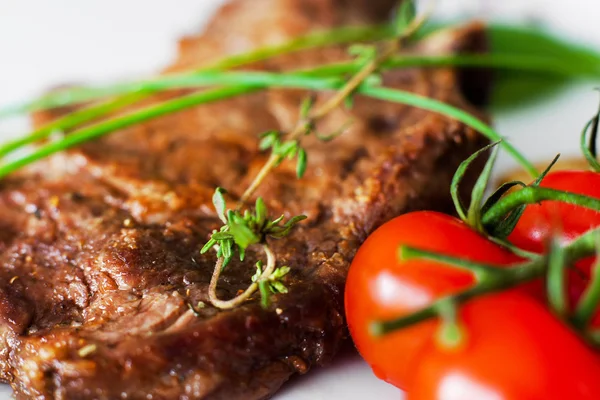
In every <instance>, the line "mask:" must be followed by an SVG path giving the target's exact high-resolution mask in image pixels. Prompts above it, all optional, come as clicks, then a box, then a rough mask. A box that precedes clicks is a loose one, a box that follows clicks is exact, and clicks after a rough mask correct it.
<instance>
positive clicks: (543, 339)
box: [407, 290, 600, 400]
mask: <svg viewBox="0 0 600 400" xmlns="http://www.w3.org/2000/svg"><path fill="white" fill-rule="evenodd" d="M458 321H459V322H460V324H461V326H462V327H463V331H464V338H463V342H462V343H461V344H459V345H458V346H457V347H456V348H444V347H443V346H442V345H440V344H439V343H437V342H436V340H435V339H432V340H430V341H429V343H428V344H427V346H426V347H425V348H424V350H423V352H421V353H420V355H419V356H420V358H419V360H420V361H419V364H418V366H417V367H416V369H415V372H414V375H413V376H412V377H411V379H410V382H411V384H410V386H409V388H408V396H407V400H541V399H544V400H566V399H577V400H585V399H590V400H591V399H600V379H598V377H599V376H600V361H599V359H598V357H597V356H596V355H595V354H594V353H593V351H592V350H590V349H589V348H588V347H587V346H586V344H585V343H584V342H583V341H582V340H581V339H580V338H579V337H578V336H577V335H576V334H575V333H574V332H573V331H571V330H570V329H569V328H568V327H567V326H566V325H564V324H563V323H562V322H560V321H559V320H558V319H557V318H555V317H554V316H553V315H552V314H551V313H550V312H549V311H548V310H547V309H546V307H544V306H543V305H542V304H541V303H540V302H538V301H534V300H533V299H532V298H531V297H529V296H525V295H523V294H522V293H518V292H516V291H514V290H511V291H508V292H503V293H499V294H491V295H486V296H483V297H479V298H476V299H473V300H471V301H470V302H468V303H466V304H464V305H463V306H462V307H461V309H460V311H459V319H458Z"/></svg>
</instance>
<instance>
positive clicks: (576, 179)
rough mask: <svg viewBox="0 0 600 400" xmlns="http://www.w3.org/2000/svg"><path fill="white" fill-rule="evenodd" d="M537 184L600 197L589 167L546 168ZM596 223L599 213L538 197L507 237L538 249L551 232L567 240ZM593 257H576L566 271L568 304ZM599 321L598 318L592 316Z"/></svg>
mask: <svg viewBox="0 0 600 400" xmlns="http://www.w3.org/2000/svg"><path fill="white" fill-rule="evenodd" d="M540 186H541V187H547V188H551V189H557V190H564V191H567V192H572V193H577V194H583V195H587V196H590V197H594V198H600V173H597V172H592V171H557V172H550V173H549V174H548V175H546V177H544V179H543V180H542V182H541V184H540ZM599 226H600V213H599V212H596V211H594V210H590V209H587V208H584V207H580V206H576V205H571V204H566V203H561V202H558V201H550V200H547V201H542V202H541V203H540V204H532V205H528V206H527V207H526V208H525V212H524V213H523V215H522V216H521V218H520V219H519V222H518V223H517V225H516V226H515V229H514V230H513V232H512V233H511V234H510V235H509V237H508V240H509V241H510V242H511V243H513V244H515V245H516V246H518V247H521V248H523V249H525V250H529V251H533V252H537V253H542V252H543V251H544V248H545V245H546V242H547V240H548V238H549V237H550V236H551V235H559V237H560V240H561V242H563V243H568V242H570V241H572V240H573V239H575V238H576V237H577V236H579V235H581V234H582V233H584V232H587V231H589V230H590V229H593V228H597V227H599ZM593 263H594V258H593V257H592V258H587V259H584V260H581V261H579V262H578V263H577V264H576V266H577V268H578V270H579V272H577V271H572V272H570V273H569V274H568V281H569V297H570V301H571V305H573V304H575V302H576V301H577V300H578V299H579V298H580V297H581V293H582V292H583V290H584V289H585V287H586V286H587V283H588V281H589V278H590V274H591V268H592V265H593ZM594 321H595V322H594V325H595V326H598V325H600V318H599V317H598V316H597V317H596V318H595V319H594Z"/></svg>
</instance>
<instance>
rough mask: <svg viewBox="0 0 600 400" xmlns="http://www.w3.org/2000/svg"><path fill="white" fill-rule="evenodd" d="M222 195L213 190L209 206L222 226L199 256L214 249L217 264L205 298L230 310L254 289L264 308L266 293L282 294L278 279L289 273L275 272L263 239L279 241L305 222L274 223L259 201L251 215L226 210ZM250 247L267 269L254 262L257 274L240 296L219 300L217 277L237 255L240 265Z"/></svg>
mask: <svg viewBox="0 0 600 400" xmlns="http://www.w3.org/2000/svg"><path fill="white" fill-rule="evenodd" d="M225 193H226V192H225V191H224V190H223V189H221V188H217V190H216V191H215V194H214V196H213V204H214V206H215V209H216V211H217V215H218V217H219V219H221V221H222V222H223V226H222V227H221V228H220V229H219V230H215V231H213V233H212V235H211V237H210V239H209V240H208V242H206V244H205V245H204V247H203V248H202V249H201V250H200V253H201V254H204V253H206V252H207V251H209V250H210V249H212V248H214V249H215V250H216V251H217V263H216V265H215V269H214V271H213V276H212V278H211V282H210V285H209V291H208V297H209V299H210V302H211V303H212V304H213V305H214V306H215V307H218V308H222V309H230V308H234V307H236V306H238V305H240V304H242V303H243V302H244V301H246V300H247V299H248V298H249V297H250V296H252V294H254V292H255V291H256V290H257V289H260V293H261V298H262V302H261V303H262V305H263V306H265V307H266V306H268V296H269V294H270V293H284V292H285V286H283V284H282V283H281V282H280V280H281V278H282V277H283V276H285V275H286V274H287V273H288V272H289V268H287V267H281V268H276V262H277V258H276V256H275V254H274V253H273V251H272V250H271V249H270V247H269V245H268V243H267V238H268V237H271V238H274V239H279V238H282V237H285V236H286V235H287V234H288V233H289V232H290V231H291V230H292V228H293V227H294V226H295V225H296V224H297V223H298V222H300V221H302V220H304V219H306V216H305V215H298V216H295V217H292V218H290V219H288V220H287V221H285V222H284V216H283V215H281V216H280V217H278V218H276V219H271V218H269V212H268V210H267V206H266V204H265V202H264V201H263V199H262V198H260V197H259V198H257V199H256V204H255V207H254V212H251V211H250V210H245V211H244V212H243V213H242V212H241V211H240V210H226V202H225V197H224V194H225ZM252 245H261V246H262V249H263V251H264V252H265V254H266V256H267V265H266V267H265V268H264V269H263V264H262V262H260V261H259V262H258V263H257V265H256V267H257V273H256V274H255V275H254V276H253V277H252V284H251V285H250V286H249V287H248V288H247V289H246V290H245V291H244V292H243V293H241V294H240V295H238V296H236V297H234V298H232V299H230V300H221V299H219V297H218V296H217V283H218V281H219V278H220V276H221V273H222V272H223V270H224V269H225V267H227V265H228V264H229V262H230V261H231V259H232V258H233V256H234V255H235V254H236V253H237V254H238V255H239V259H240V261H244V259H245V256H246V249H247V248H248V247H250V246H252Z"/></svg>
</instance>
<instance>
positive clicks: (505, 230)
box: [480, 154, 560, 239]
mask: <svg viewBox="0 0 600 400" xmlns="http://www.w3.org/2000/svg"><path fill="white" fill-rule="evenodd" d="M559 157H560V154H557V155H556V157H554V159H553V160H552V162H551V163H550V164H548V166H547V167H546V169H545V170H544V171H542V173H541V174H540V176H538V177H537V178H536V180H535V181H533V183H532V184H531V185H530V187H538V186H539V185H540V183H541V182H542V179H544V178H545V177H546V175H547V174H548V173H549V172H550V170H551V169H552V167H553V166H554V165H555V164H556V162H557V161H558V159H559ZM515 185H521V186H522V187H527V185H525V184H524V183H523V182H519V181H515V182H509V183H508V184H505V185H502V186H501V187H500V188H499V189H498V190H497V191H496V192H495V193H494V194H493V195H492V196H490V197H489V198H488V200H487V201H486V202H485V204H484V205H483V207H482V208H481V214H480V216H481V215H484V214H486V213H487V212H488V210H489V209H490V208H492V206H494V204H496V203H498V201H500V198H501V197H502V196H503V195H504V194H505V193H507V192H508V190H509V189H510V188H511V187H513V186H515ZM524 212H525V204H523V205H521V206H519V207H517V208H515V209H513V210H511V211H509V212H508V214H507V215H506V216H505V217H504V218H503V219H502V220H500V221H499V222H497V223H495V224H484V228H485V229H486V231H487V232H488V233H489V234H490V235H492V236H494V237H497V238H500V239H504V238H506V237H508V235H510V234H511V233H512V231H513V230H514V229H515V226H517V223H518V222H519V219H520V218H521V216H522V215H523V213H524Z"/></svg>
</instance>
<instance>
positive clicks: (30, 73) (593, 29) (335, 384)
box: [0, 0, 600, 400]
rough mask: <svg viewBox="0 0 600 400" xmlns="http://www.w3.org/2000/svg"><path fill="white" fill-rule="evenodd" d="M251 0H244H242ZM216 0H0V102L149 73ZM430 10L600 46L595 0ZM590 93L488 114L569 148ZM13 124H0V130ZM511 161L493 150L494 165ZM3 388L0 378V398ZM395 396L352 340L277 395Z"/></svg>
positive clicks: (538, 151) (539, 145)
mask: <svg viewBox="0 0 600 400" xmlns="http://www.w3.org/2000/svg"><path fill="white" fill-rule="evenodd" d="M246 1H251V0H246ZM220 3H222V0H177V2H172V1H169V0H128V1H122V0H87V1H81V0H54V1H52V2H50V1H47V0H0V105H2V104H6V103H12V102H14V101H15V100H22V99H27V98H29V97H31V96H33V95H35V94H37V93H39V92H40V91H42V90H43V89H45V88H48V87H50V86H52V85H53V84H56V83H64V82H90V81H106V80H111V79H115V78H121V77H124V76H125V77H127V76H135V74H140V73H142V74H143V73H150V72H152V71H155V70H156V69H158V68H160V67H161V66H162V65H166V64H167V63H168V61H169V60H170V59H172V58H173V56H174V51H175V45H174V44H175V41H176V39H177V38H178V37H180V36H181V35H182V34H184V33H186V32H194V31H196V30H198V29H199V28H200V24H201V23H202V21H204V20H206V18H208V17H209V16H210V14H211V12H212V11H213V10H214V9H215V8H216V7H217V6H218V5H219V4H220ZM438 4H439V6H438V7H439V8H438V12H439V13H441V14H443V15H445V16H447V15H448V14H449V13H463V14H465V13H466V14H471V15H474V14H481V13H484V14H487V15H488V16H489V15H492V16H494V17H498V16H500V17H503V18H504V19H508V20H515V19H535V20H538V21H543V22H544V23H546V24H549V25H550V26H552V27H553V28H555V29H557V30H560V31H561V32H562V33H563V34H566V35H568V36H570V37H572V38H574V39H578V40H582V41H586V42H588V43H595V44H596V45H597V46H599V47H600V25H599V24H598V23H597V16H598V15H600V2H598V1H597V0H571V1H569V2H567V1H563V0H556V1H553V0H528V1H521V0H504V1H502V2H500V1H492V0H490V1H477V0H440V1H438ZM596 101H597V94H596V93H594V92H592V91H591V87H590V85H580V86H578V87H573V88H571V89H570V90H568V91H566V92H564V93H562V94H561V95H560V96H558V97H553V98H550V99H548V100H547V101H545V102H543V103H540V104H537V105H536V106H535V107H530V108H527V109H523V110H520V111H518V112H511V113H509V114H503V115H497V116H496V126H497V128H498V130H499V131H500V132H501V133H502V134H504V135H506V136H507V137H508V138H510V140H511V141H512V142H513V143H514V144H515V145H516V146H517V147H518V148H519V149H521V150H522V151H523V152H525V153H526V154H527V155H528V156H530V157H531V158H533V159H547V158H548V157H550V156H552V155H554V154H556V153H558V152H561V153H563V154H569V153H573V154H575V153H577V151H578V150H577V140H578V135H579V132H580V129H581V128H582V126H583V124H584V122H585V121H586V119H588V118H589V117H590V116H591V115H592V113H593V112H594V110H595V108H596ZM21 128H22V125H19V124H18V123H17V124H14V123H11V124H6V123H4V124H0V135H3V136H2V137H6V136H7V135H10V134H15V133H17V132H20V131H21ZM510 165H513V163H512V162H511V160H510V159H508V157H501V158H500V160H499V169H503V168H506V167H507V166H510ZM9 395H10V390H9V389H8V388H7V387H2V386H0V400H3V399H8V398H9ZM366 396H369V397H371V398H377V399H382V400H383V399H397V398H398V397H399V396H400V393H399V391H398V390H397V389H395V388H394V387H392V386H390V385H387V384H386V383H384V382H381V381H379V380H377V379H376V378H375V377H374V376H373V374H372V373H371V371H370V369H369V368H368V366H366V364H365V363H364V362H363V361H361V360H360V358H359V357H358V356H357V355H356V354H355V353H354V352H352V351H351V350H347V351H345V352H344V353H343V354H342V355H341V356H340V357H339V358H338V360H337V361H336V362H335V363H334V365H332V366H330V367H328V368H323V369H318V370H315V371H312V372H311V373H309V374H308V375H307V376H304V377H300V378H297V379H294V380H293V381H292V382H291V383H290V384H288V385H286V386H285V387H284V389H283V390H282V391H281V392H280V393H279V394H278V395H277V396H275V398H276V399H278V400H309V399H310V400H320V399H328V400H329V399H341V398H343V399H347V400H362V399H363V398H365V397H366Z"/></svg>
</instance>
